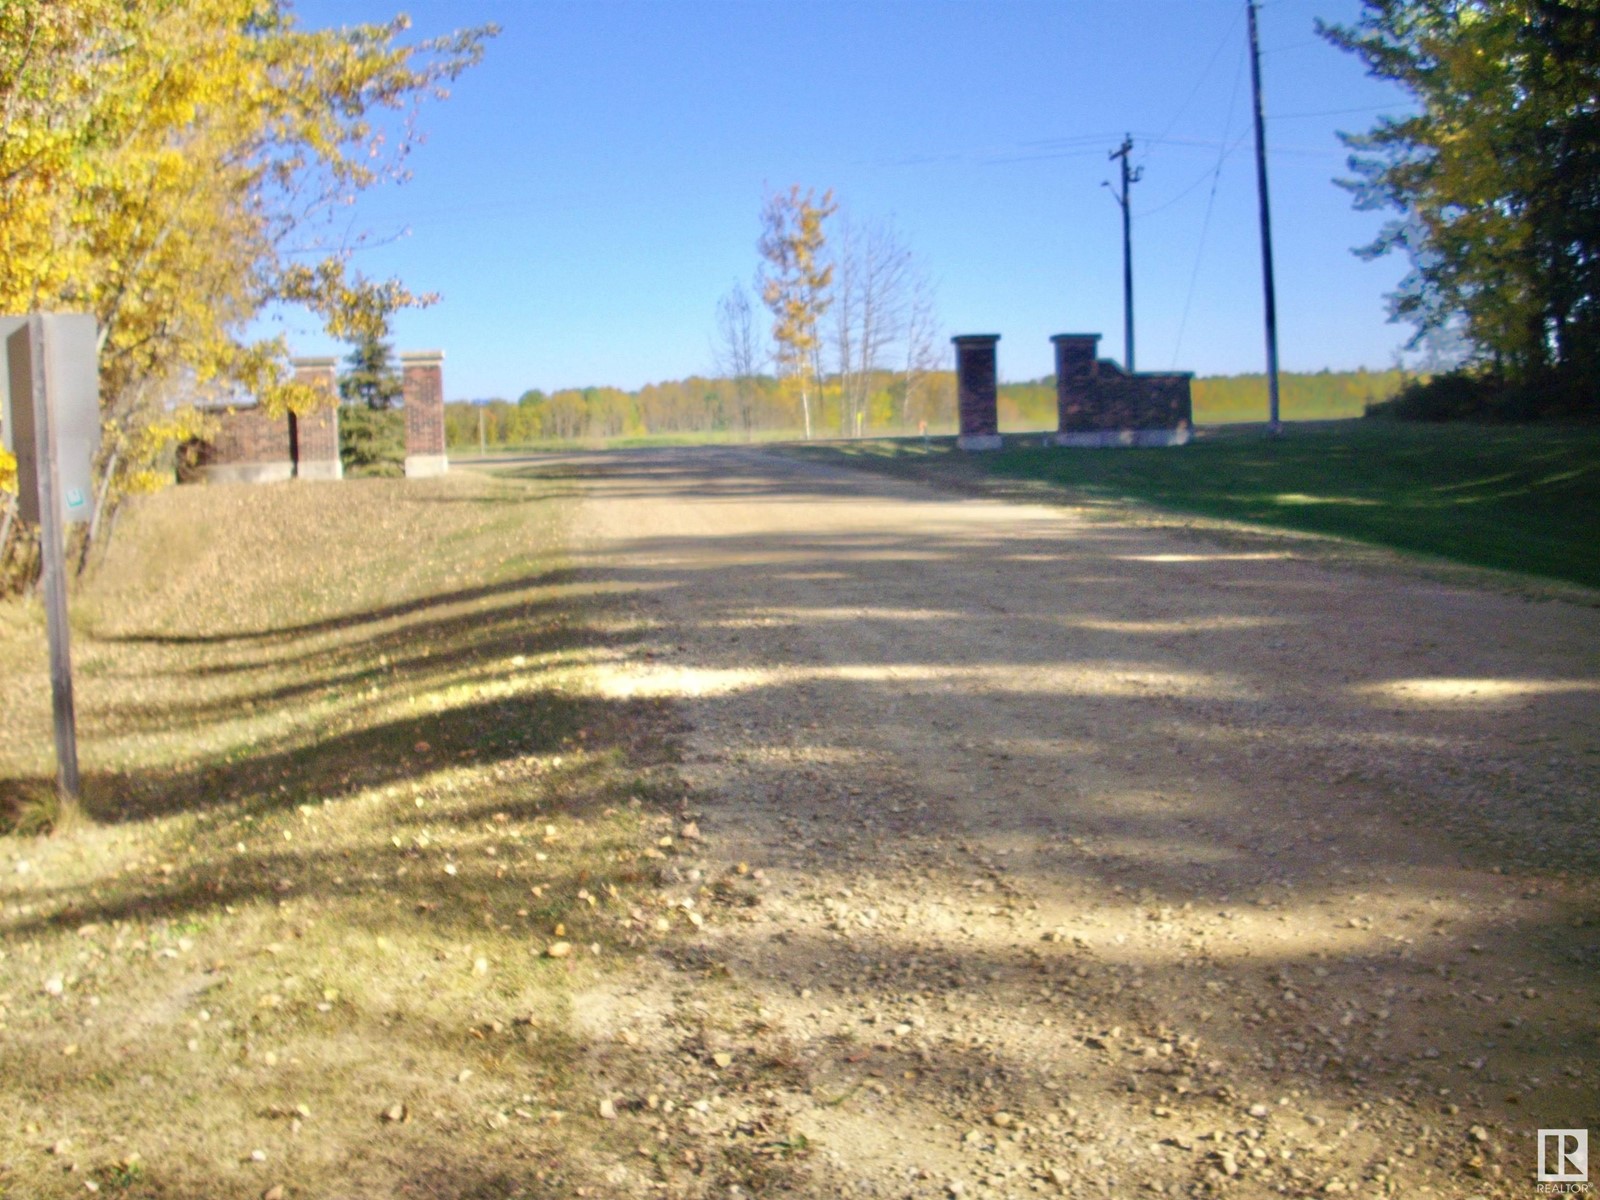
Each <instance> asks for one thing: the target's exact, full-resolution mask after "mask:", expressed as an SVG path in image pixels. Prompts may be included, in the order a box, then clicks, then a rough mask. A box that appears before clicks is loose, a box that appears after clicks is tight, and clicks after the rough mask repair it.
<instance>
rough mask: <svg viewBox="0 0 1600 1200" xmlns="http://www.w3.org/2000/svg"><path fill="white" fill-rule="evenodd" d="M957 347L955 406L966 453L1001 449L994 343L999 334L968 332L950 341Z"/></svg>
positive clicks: (962, 445)
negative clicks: (967, 451) (958, 415)
mask: <svg viewBox="0 0 1600 1200" xmlns="http://www.w3.org/2000/svg"><path fill="white" fill-rule="evenodd" d="M950 340H951V341H952V342H954V343H955V345H956V407H957V410H958V412H959V414H960V421H961V432H960V435H959V436H958V437H957V438H956V445H957V446H959V447H960V448H961V449H963V450H998V449H1000V413H999V409H998V400H997V396H996V379H997V372H996V369H995V343H996V342H998V341H999V340H1000V335H999V334H998V333H968V334H961V335H959V336H957V337H953V338H951V339H950Z"/></svg>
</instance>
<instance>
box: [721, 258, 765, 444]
mask: <svg viewBox="0 0 1600 1200" xmlns="http://www.w3.org/2000/svg"><path fill="white" fill-rule="evenodd" d="M763 358H764V355H763V354H762V352H761V340H760V338H759V337H758V336H757V335H756V317H755V310H754V309H753V308H752V307H751V304H750V296H749V294H748V293H747V292H746V291H745V290H744V285H743V284H739V283H735V284H734V285H733V287H732V288H730V289H729V290H728V292H727V294H726V295H724V296H723V297H722V299H721V300H719V301H717V341H716V360H717V371H718V373H720V374H721V375H722V376H723V377H725V378H726V379H727V380H728V381H729V382H730V383H731V384H732V387H733V410H734V411H733V414H732V416H733V419H734V422H735V424H737V426H738V427H739V429H740V430H741V431H742V432H743V434H744V436H745V440H746V441H749V440H750V439H751V438H752V437H753V436H754V434H755V419H756V399H757V396H758V385H757V378H756V377H757V375H758V374H759V373H760V370H761V364H762V359H763Z"/></svg>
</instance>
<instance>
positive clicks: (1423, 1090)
mask: <svg viewBox="0 0 1600 1200" xmlns="http://www.w3.org/2000/svg"><path fill="white" fill-rule="evenodd" d="M539 467H540V469H543V470H549V471H554V472H562V473H567V474H569V475H570V477H571V478H572V479H573V481H574V484H575V486H578V487H580V488H581V490H582V494H583V496H584V503H583V507H582V516H581V528H580V530H579V535H580V540H579V546H580V552H581V563H582V567H583V570H584V572H585V574H586V576H587V578H588V579H589V581H590V585H591V586H592V587H594V588H596V589H598V590H603V591H606V592H608V593H610V594H612V595H613V596H615V597H617V598H618V604H619V606H620V607H619V608H618V609H617V610H616V611H617V612H618V613H621V614H624V615H621V616H618V617H617V620H618V621H619V622H620V623H621V625H625V626H628V627H629V628H630V629H631V630H632V635H633V638H634V640H633V641H632V642H631V643H624V644H625V646H626V648H625V649H622V650H619V651H618V653H617V656H616V658H615V659H614V660H613V661H610V662H607V663H603V664H601V666H600V668H599V670H600V676H601V680H602V682H601V685H600V686H601V687H602V688H603V690H604V691H605V692H606V693H608V694H611V695H617V696H623V695H627V696H640V695H655V696H661V697H664V698H667V700H668V701H669V703H670V705H671V710H672V712H673V713H674V714H675V717H676V719H678V720H679V721H680V722H681V724H682V726H683V728H684V730H685V733H684V740H685V744H686V757H687V761H686V762H685V764H684V767H683V771H684V774H685V776H686V777H687V779H688V781H689V782H690V784H692V785H693V788H694V791H693V793H692V798H691V799H690V800H689V801H688V802H686V807H685V810H684V811H683V812H682V813H680V814H678V824H679V830H678V837H679V841H680V843H682V844H683V845H685V846H687V847H688V849H689V850H690V854H689V856H688V857H684V858H680V859H679V860H677V861H678V863H679V865H678V866H677V867H675V868H674V869H673V872H672V874H671V877H670V882H671V884H672V885H673V886H674V887H676V889H677V892H676V894H677V895H680V896H681V899H682V902H685V903H687V904H690V905H696V906H697V907H696V908H694V911H695V912H696V913H697V914H698V915H700V916H701V918H702V919H703V921H704V923H703V925H701V926H699V928H698V929H697V931H696V934H697V936H696V937H695V938H694V939H692V940H691V941H690V942H689V943H687V944H685V945H683V946H680V947H679V948H678V949H677V950H676V951H674V952H673V953H672V955H671V957H670V959H669V960H664V961H656V962H648V961H644V960H642V961H641V965H640V967H639V968H638V970H637V971H636V972H635V973H634V974H633V975H631V976H629V977H628V978H627V980H626V981H625V982H624V983H622V984H619V985H616V986H612V987H609V988H608V989H596V991H595V992H594V993H592V994H589V995H587V996H583V997H580V1003H579V1009H580V1013H579V1017H580V1020H581V1021H583V1022H584V1023H585V1024H586V1026H587V1028H588V1030H589V1031H590V1032H591V1033H592V1034H594V1035H595V1036H596V1041H597V1045H599V1046H601V1047H602V1049H600V1050H597V1051H596V1055H595V1063H594V1069H595V1077H596V1079H597V1080H599V1081H600V1083H601V1085H602V1086H603V1087H606V1088H609V1089H611V1090H612V1091H614V1092H615V1093H616V1094H617V1095H618V1096H620V1097H622V1098H623V1099H624V1100H627V1099H628V1097H630V1096H634V1095H637V1096H639V1097H641V1098H642V1097H645V1096H646V1095H647V1094H648V1095H649V1096H653V1097H655V1098H656V1103H655V1104H648V1105H635V1106H633V1108H632V1109H628V1110H627V1111H628V1116H627V1117H626V1119H627V1120H639V1121H641V1122H642V1126H641V1128H640V1130H639V1131H638V1132H639V1134H640V1137H641V1139H642V1140H644V1141H646V1142H649V1141H651V1140H652V1139H653V1143H654V1144H656V1145H660V1146H665V1147H669V1148H670V1149H671V1151H672V1165H670V1166H667V1167H663V1166H660V1165H659V1164H658V1165H657V1166H656V1167H655V1168H650V1167H648V1165H647V1164H645V1165H641V1164H644V1160H643V1159H639V1158H635V1159H632V1160H620V1159H619V1165H618V1166H617V1167H616V1168H615V1171H614V1173H613V1176H612V1178H613V1180H614V1181H615V1182H616V1183H617V1184H618V1186H619V1189H620V1191H623V1192H629V1193H631V1194H644V1192H645V1189H646V1182H645V1181H646V1177H648V1187H649V1188H653V1189H656V1190H655V1191H654V1192H653V1193H650V1194H662V1195H693V1194H702V1193H703V1194H707V1195H741V1194H743V1195H748V1194H778V1193H781V1192H786V1191H787V1192H792V1193H796V1194H803V1195H819V1196H821V1195H861V1196H885V1197H888V1196H895V1197H898V1196H946V1197H949V1196H1022V1195H1033V1194H1038V1193H1043V1194H1047V1195H1054V1194H1066V1195H1074V1196H1136V1195H1141V1194H1156V1195H1174V1196H1178V1195H1183V1196H1189V1195H1212V1194H1221V1195H1230V1196H1239V1197H1254V1196H1277V1195H1291V1196H1310V1195H1316V1196H1326V1195H1345V1196H1371V1197H1376V1196H1391V1195H1393V1196H1406V1197H1413V1196H1440V1197H1455V1196H1478V1195H1493V1196H1502V1195H1504V1196H1524V1195H1531V1194H1532V1191H1533V1176H1534V1169H1535V1163H1536V1159H1537V1150H1536V1140H1537V1139H1536V1131H1537V1130H1539V1129H1541V1128H1567V1129H1571V1128H1580V1127H1586V1128H1590V1129H1594V1128H1595V1127H1597V1126H1600V1103H1597V1100H1600V1091H1597V1087H1596V1074H1597V1072H1600V1046H1597V1041H1600V1006H1597V1003H1596V1001H1597V999H1600V975H1597V968H1600V945H1597V943H1600V905H1597V903H1596V896H1597V888H1596V870H1595V868H1596V865H1597V863H1600V836H1597V834H1600V806H1597V800H1600V738H1597V736H1596V730H1597V729H1600V607H1595V606H1594V605H1586V604H1584V603H1581V602H1578V603H1574V602H1571V601H1560V600H1538V599H1531V598H1527V597H1521V596H1516V595H1512V594H1510V592H1509V591H1508V590H1507V589H1504V588H1499V589H1497V588H1495V587H1493V586H1489V585H1485V586H1479V587H1472V586H1461V585H1459V584H1443V583H1440V582H1437V581H1433V580H1429V579H1428V578H1426V577H1425V576H1424V575H1423V574H1422V573H1420V572H1418V571H1415V570H1412V569H1409V568H1407V567H1405V566H1404V565H1403V564H1401V565H1396V566H1394V567H1393V568H1392V569H1387V570H1375V569H1374V568H1372V567H1371V566H1370V564H1368V565H1364V566H1363V567H1362V569H1361V570H1359V571H1355V570H1342V569H1340V568H1339V567H1338V566H1337V565H1332V566H1330V565H1329V562H1328V560H1327V556H1326V555H1325V554H1324V555H1321V556H1320V557H1319V558H1318V561H1308V560H1307V559H1306V558H1305V557H1304V556H1302V555H1300V554H1298V553H1297V552H1296V549H1295V543H1294V542H1292V541H1287V540H1286V541H1284V542H1283V543H1281V544H1278V543H1274V542H1270V541H1266V542H1262V541H1256V542H1251V543H1250V548H1249V549H1240V548H1239V547H1238V545H1237V544H1236V543H1235V542H1234V541H1230V540H1218V539H1210V540H1208V539H1207V538H1205V537H1203V536H1199V535H1195V534H1192V533H1190V534H1177V533H1173V532H1171V531H1162V530H1159V529H1151V528H1148V527H1146V526H1143V525H1141V524H1140V522H1139V521H1137V520H1136V519H1132V518H1130V519H1127V520H1119V519H1116V518H1115V517H1114V516H1113V517H1112V518H1109V519H1108V518H1107V516H1106V515H1105V513H1104V511H1097V512H1096V513H1092V514H1091V513H1087V512H1084V511H1079V510H1075V509H1073V508H1071V507H1068V506H1047V505H1043V504H1038V505H1034V504H1022V503H1007V502H1001V501H996V500H990V499H981V498H972V497H970V496H968V497H963V496H957V495H954V494H951V493H948V492H942V491H938V490H934V489H931V488H927V487H924V486H922V485H918V484H914V483H908V482H904V481H894V480H888V479H885V478H882V477H878V476H874V475H870V474H865V473H859V472H853V471H846V470H841V469H838V468H831V467H824V466H818V465H815V464H808V463H801V462H795V461H792V460H787V459H784V458H781V457H779V456H776V455H771V454H764V453H760V452H757V451H751V450H696V451H649V452H637V453H626V454H616V453H613V454H608V455H604V456H598V455H597V456H566V457H563V458H550V459H547V460H542V461H541V463H540V464H539ZM604 1047H612V1048H610V1049H607V1048H604ZM663 1097H665V1098H666V1103H663V1102H662V1098H663ZM674 1097H676V1099H675V1100H674V1099H673V1098H674ZM634 1109H637V1111H638V1113H639V1114H640V1115H638V1116H634V1115H633V1112H634ZM697 1147H698V1148H697ZM736 1151H737V1153H736ZM630 1161H631V1162H632V1163H633V1164H634V1165H633V1166H631V1167H630V1166H629V1165H628V1163H629V1162H630ZM708 1164H709V1165H708ZM652 1170H653V1171H654V1174H651V1171H652ZM630 1171H631V1172H632V1175H630ZM630 1179H631V1180H632V1182H631V1183H630V1182H629V1180H630ZM635 1185H637V1186H635Z"/></svg>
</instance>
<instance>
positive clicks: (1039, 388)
mask: <svg viewBox="0 0 1600 1200" xmlns="http://www.w3.org/2000/svg"><path fill="white" fill-rule="evenodd" d="M1405 380H1406V377H1405V376H1404V375H1402V374H1401V373H1400V372H1398V371H1317V372H1314V373H1312V372H1292V373H1286V374H1285V375H1284V376H1283V378H1282V395H1281V397H1280V401H1281V411H1282V416H1283V419H1284V420H1286V421H1330V420H1339V419H1342V418H1344V417H1359V416H1361V415H1362V414H1363V413H1364V412H1365V411H1366V406H1367V405H1368V404H1370V403H1372V402H1374V401H1377V400H1386V399H1388V398H1389V397H1390V396H1393V395H1394V394H1395V393H1396V392H1397V391H1399V390H1400V388H1401V387H1402V386H1403V385H1404V383H1405ZM718 382H721V381H706V380H701V381H699V384H698V385H697V390H698V391H700V392H705V391H706V389H707V388H709V387H710V386H711V385H712V384H716V383H718ZM767 382H768V383H769V384H771V383H772V381H771V380H768V381H767ZM681 386H682V385H680V384H671V385H666V384H663V385H661V387H662V388H669V389H679V390H681ZM774 386H775V385H774ZM656 390H657V391H659V390H660V389H659V388H658V389H656ZM692 390H695V389H692ZM645 391H650V389H645ZM955 394H956V393H955V376H954V375H952V374H950V373H948V372H941V373H936V374H935V375H934V376H933V377H932V378H931V379H930V380H929V382H928V386H927V391H926V394H925V396H924V409H923V413H924V415H925V416H926V418H927V425H928V428H927V432H928V433H929V434H931V435H932V436H934V437H938V436H940V435H942V434H950V433H954V432H955ZM563 395H566V396H567V397H568V399H569V401H570V403H571V404H572V405H576V406H578V407H579V408H586V409H587V415H583V416H579V417H576V418H573V417H572V416H571V414H570V413H569V414H568V416H567V420H566V423H565V424H563V425H561V426H555V425H552V424H551V422H550V421H548V420H546V419H545V415H547V414H545V408H546V407H547V406H548V401H547V400H546V401H541V402H540V403H537V404H533V405H530V406H528V407H526V408H524V407H523V406H522V405H520V404H517V405H514V404H511V403H509V402H508V401H503V400H501V401H492V402H490V403H489V404H488V405H487V406H484V407H475V406H474V405H473V404H470V403H467V402H465V401H451V402H450V403H449V404H447V405H445V429H446V436H447V437H448V438H449V444H450V450H451V452H452V453H454V454H456V455H457V456H462V455H471V454H473V453H474V452H476V451H477V450H478V448H479V434H480V431H481V432H482V434H483V437H484V442H485V449H486V451H487V452H488V453H490V454H495V453H501V452H507V451H510V452H517V451H538V450H567V449H573V448H580V447H581V448H583V449H586V450H625V449H642V448H645V447H651V446H720V445H734V444H737V443H740V442H744V441H757V442H783V441H800V440H802V439H804V437H805V432H804V429H803V428H802V424H801V417H800V410H799V407H798V405H792V406H791V407H790V408H789V409H787V410H785V409H781V408H770V407H769V409H768V410H766V415H765V416H764V417H761V418H758V423H760V422H761V421H766V422H767V423H769V424H770V425H771V426H772V427H771V428H761V429H758V430H757V431H756V433H755V435H754V436H753V437H752V438H746V437H745V436H744V434H743V433H741V432H738V431H736V430H731V429H728V428H725V427H724V426H725V423H726V418H725V414H724V413H723V412H722V411H721V410H718V409H716V408H714V407H708V408H707V409H706V410H705V411H704V412H693V411H691V412H689V413H688V414H687V415H686V414H685V412H684V411H683V410H682V409H681V407H680V408H679V409H675V410H674V413H675V415H674V416H673V417H672V418H671V420H670V421H667V420H663V419H660V418H658V417H655V416H652V415H651V408H650V406H649V405H647V404H644V403H643V393H630V392H622V391H619V390H617V389H616V388H590V389H586V390H584V391H583V392H581V393H580V392H568V393H563ZM1193 397H1194V419H1195V423H1196V424H1199V425H1223V424H1229V423H1233V422H1240V421H1264V420H1266V419H1267V381H1266V377H1265V376H1263V375H1209V376H1204V377H1201V378H1197V379H1196V380H1195V381H1194V389H1193ZM711 399H715V396H714V394H713V395H711ZM836 400H837V397H836V396H834V397H831V398H825V399H824V400H823V401H822V402H821V403H820V404H819V406H818V407H816V408H815V409H814V410H813V414H812V417H813V420H812V428H813V431H814V434H815V439H816V440H817V441H827V440H832V439H835V438H838V437H839V436H840V434H839V430H840V429H841V428H842V427H843V426H842V425H841V423H840V420H839V413H838V406H837V402H836ZM998 405H999V418H1000V429H1001V431H1002V432H1004V433H1033V432H1039V431H1042V430H1049V429H1054V428H1056V391H1055V382H1054V380H1053V378H1049V377H1047V378H1045V379H1038V380H1032V381H1025V382H1014V383H1003V384H1001V385H1000V389H999V396H998ZM885 406H887V407H885ZM691 407H692V406H691ZM889 413H892V414H893V418H891V417H889V416H888V415H886V414H889ZM872 414H873V415H872V423H871V424H869V426H868V428H867V430H866V433H867V436H869V437H899V436H906V435H910V434H913V433H916V432H918V431H919V429H920V419H919V417H918V414H917V413H916V412H912V414H911V416H910V418H909V419H908V420H906V421H905V422H904V423H902V422H901V420H899V417H900V415H901V409H900V408H899V407H898V406H897V405H896V404H895V403H894V401H893V396H892V393H890V392H879V393H877V399H876V400H875V401H874V403H873V406H872ZM662 424H671V425H673V426H674V427H675V428H678V429H682V427H683V426H684V425H696V424H701V425H704V426H706V428H705V429H703V430H697V431H692V432H675V433H666V432H662V433H649V432H645V431H647V430H649V429H651V428H652V427H654V428H660V427H661V425H662ZM556 428H563V429H578V430H586V431H589V432H585V433H579V434H576V435H573V436H570V437H545V436H539V435H541V434H548V433H551V432H552V431H553V430H554V429H556ZM608 429H609V430H615V429H624V430H629V431H631V432H628V433H624V434H620V435H617V434H602V433H600V432H598V431H601V430H608Z"/></svg>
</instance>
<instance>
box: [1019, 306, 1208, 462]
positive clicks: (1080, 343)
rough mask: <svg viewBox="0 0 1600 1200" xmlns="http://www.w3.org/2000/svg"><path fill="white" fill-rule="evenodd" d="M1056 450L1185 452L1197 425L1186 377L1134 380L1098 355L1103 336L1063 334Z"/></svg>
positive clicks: (1057, 340)
mask: <svg viewBox="0 0 1600 1200" xmlns="http://www.w3.org/2000/svg"><path fill="white" fill-rule="evenodd" d="M1050 341H1051V343H1052V344H1053V345H1054V346H1055V349H1056V423H1057V432H1056V433H1054V434H1053V435H1051V437H1050V439H1049V440H1050V442H1051V443H1052V444H1053V445H1057V446H1181V445H1183V444H1184V443H1185V442H1187V441H1188V440H1189V432H1190V426H1191V424H1192V421H1193V416H1192V411H1191V404H1190V395H1189V385H1190V381H1191V380H1192V379H1193V376H1192V375H1190V374H1189V373H1187V372H1155V371H1136V372H1134V373H1133V374H1131V375H1130V374H1129V373H1128V372H1126V371H1124V370H1123V369H1122V368H1121V367H1120V366H1119V365H1117V364H1116V363H1114V362H1112V361H1111V360H1110V359H1106V358H1101V357H1100V356H1099V353H1098V346H1099V342H1100V335H1099V334H1098V333H1058V334H1056V335H1055V336H1054V337H1053V338H1051V339H1050Z"/></svg>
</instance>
